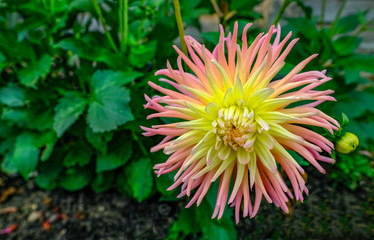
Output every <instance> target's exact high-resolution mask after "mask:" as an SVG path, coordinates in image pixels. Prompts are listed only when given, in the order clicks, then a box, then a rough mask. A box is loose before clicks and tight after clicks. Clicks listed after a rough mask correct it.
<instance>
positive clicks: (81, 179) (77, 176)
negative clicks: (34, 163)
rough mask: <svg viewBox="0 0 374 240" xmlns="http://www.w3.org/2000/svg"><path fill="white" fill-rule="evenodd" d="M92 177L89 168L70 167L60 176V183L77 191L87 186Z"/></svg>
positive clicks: (67, 188) (65, 187)
mask: <svg viewBox="0 0 374 240" xmlns="http://www.w3.org/2000/svg"><path fill="white" fill-rule="evenodd" d="M91 178H92V173H91V171H90V170H89V169H88V168H85V167H81V168H70V169H68V170H66V172H64V173H63V174H62V175H61V176H60V178H59V179H60V182H59V185H60V186H61V187H62V188H64V189H66V190H68V191H76V190H79V189H82V188H84V187H85V186H87V185H88V184H89V183H90V181H91Z"/></svg>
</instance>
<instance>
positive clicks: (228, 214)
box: [168, 184, 236, 240]
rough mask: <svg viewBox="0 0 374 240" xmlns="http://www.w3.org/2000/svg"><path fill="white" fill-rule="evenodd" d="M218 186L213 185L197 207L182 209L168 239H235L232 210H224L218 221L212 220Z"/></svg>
mask: <svg viewBox="0 0 374 240" xmlns="http://www.w3.org/2000/svg"><path fill="white" fill-rule="evenodd" d="M217 189H218V184H214V187H213V188H211V189H210V190H209V191H208V193H207V195H206V198H205V199H204V200H203V201H202V203H201V205H200V206H199V207H196V206H192V207H191V208H184V209H182V212H181V213H180V215H179V217H178V220H177V221H176V222H174V224H173V226H172V227H171V229H170V232H169V236H168V239H169V240H174V239H185V238H187V237H188V236H190V237H191V235H192V236H197V235H200V234H201V235H202V236H201V238H200V239H207V240H208V239H220V240H229V239H236V230H235V225H234V222H233V221H232V215H233V209H225V212H224V214H223V216H222V218H221V219H220V220H215V219H214V220H212V219H211V215H212V213H213V211H214V207H215V203H216V198H217Z"/></svg>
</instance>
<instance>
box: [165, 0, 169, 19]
mask: <svg viewBox="0 0 374 240" xmlns="http://www.w3.org/2000/svg"><path fill="white" fill-rule="evenodd" d="M168 15H169V0H164V17H167V16H168Z"/></svg>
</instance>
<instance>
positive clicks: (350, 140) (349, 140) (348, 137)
mask: <svg viewBox="0 0 374 240" xmlns="http://www.w3.org/2000/svg"><path fill="white" fill-rule="evenodd" d="M357 146H358V138H357V136H356V135H354V134H353V133H350V132H345V133H343V135H342V137H341V138H340V140H339V141H338V143H337V144H336V151H338V152H340V153H344V154H348V153H351V152H353V151H354V150H355V149H356V147H357Z"/></svg>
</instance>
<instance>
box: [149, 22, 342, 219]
mask: <svg viewBox="0 0 374 240" xmlns="http://www.w3.org/2000/svg"><path fill="white" fill-rule="evenodd" d="M250 26H251V24H248V25H247V26H246V27H245V28H244V31H243V34H242V44H241V47H240V45H239V44H238V43H237V34H238V24H237V23H236V24H235V27H234V31H233V34H231V33H230V34H228V36H227V37H225V36H224V31H223V28H222V26H221V27H220V32H221V34H220V38H219V43H218V45H217V46H216V47H215V49H214V50H213V52H210V51H209V50H207V49H206V48H205V47H204V45H201V44H200V43H198V42H197V41H196V40H195V39H193V38H192V37H190V36H186V37H185V41H186V43H187V48H188V51H189V55H190V58H189V57H188V56H186V55H185V54H183V53H182V51H181V50H179V49H178V48H177V47H175V46H174V48H175V50H176V51H177V53H178V54H179V57H178V59H177V65H178V69H176V70H175V69H173V68H172V67H171V65H170V63H169V62H168V63H167V69H162V70H159V71H158V72H156V75H164V76H166V77H168V79H166V78H161V79H160V81H162V82H165V83H167V84H170V86H171V88H173V89H174V90H170V89H167V88H163V87H161V86H159V85H156V84H155V83H153V82H149V85H150V86H151V87H152V88H154V89H155V90H157V91H159V92H160V93H161V95H160V96H154V97H152V98H150V97H148V96H147V95H145V98H146V101H147V104H146V105H145V107H146V108H149V109H153V110H155V111H157V113H153V114H151V115H149V116H148V119H150V118H156V117H169V118H179V119H181V121H180V122H176V123H170V124H162V125H155V126H152V127H151V128H148V127H142V129H143V130H144V131H145V133H143V134H144V135H145V136H153V135H164V136H165V138H164V139H163V140H162V141H161V142H160V143H159V144H158V145H156V146H154V147H153V148H152V149H151V151H152V152H155V151H158V150H161V149H163V151H164V153H165V154H167V155H170V157H169V158H168V160H167V161H166V162H164V163H160V164H156V165H155V166H154V168H155V169H156V173H157V174H158V175H161V174H166V173H169V172H172V171H174V170H178V171H177V172H176V174H175V177H174V180H175V182H174V184H173V185H172V186H171V187H170V188H168V190H172V189H174V188H176V187H178V186H180V185H182V186H181V193H180V194H179V196H178V197H182V196H185V195H187V196H191V200H190V201H189V203H188V204H187V206H186V207H190V206H191V205H192V204H194V203H195V202H196V203H197V205H199V204H200V203H201V201H202V199H203V198H204V196H205V195H206V193H207V191H208V190H209V188H210V187H211V185H212V183H213V182H215V181H219V189H218V195H217V201H216V206H215V210H214V213H213V216H212V218H215V217H217V216H218V219H219V218H221V217H222V214H223V212H224V209H225V206H226V204H227V203H228V204H231V206H234V207H235V216H236V222H238V221H239V214H240V211H241V209H242V213H243V217H246V216H250V217H251V218H252V217H254V216H255V215H256V213H257V211H258V209H259V206H260V202H261V199H262V197H264V198H265V199H266V200H267V201H268V202H269V203H274V204H275V205H276V206H278V207H280V208H281V209H282V210H283V211H285V212H288V207H287V205H286V202H287V201H288V200H289V199H290V198H294V197H295V198H296V200H300V201H303V193H306V194H308V189H307V187H306V186H305V181H304V179H303V178H302V176H301V174H303V173H304V170H303V169H302V168H301V167H300V165H299V164H298V163H297V162H296V161H295V159H294V158H293V157H292V156H291V155H290V153H289V152H288V151H287V150H292V151H295V152H297V153H298V154H300V155H301V156H302V157H304V158H305V159H306V160H307V161H309V162H310V163H311V164H312V165H313V166H315V167H316V168H317V169H318V170H319V171H320V172H321V173H325V170H324V169H323V168H322V167H321V165H320V164H319V161H322V162H328V163H333V162H334V160H333V159H332V158H329V157H326V156H323V155H322V154H321V153H322V152H323V151H325V152H327V153H331V149H332V148H334V145H333V144H332V143H331V142H330V141H328V140H327V139H326V138H324V137H323V136H321V135H319V134H318V133H316V132H314V131H312V130H310V129H309V128H308V127H305V126H317V127H322V128H326V129H327V130H328V131H330V132H331V133H332V132H333V130H337V129H338V127H339V124H338V122H337V121H336V120H334V119H333V118H331V117H329V116H327V115H326V114H325V113H323V112H322V111H320V110H318V109H316V108H315V107H316V106H317V105H319V104H320V103H322V102H324V101H335V99H334V98H333V97H331V96H329V94H331V93H333V91H332V90H326V91H318V90H315V88H316V87H318V86H320V85H321V84H323V83H325V82H327V81H329V80H331V78H329V77H326V76H325V71H322V72H321V71H307V72H301V71H302V70H303V68H304V67H305V66H306V65H307V64H308V63H309V62H310V61H311V60H312V59H313V58H315V57H316V56H317V54H315V55H312V56H310V57H309V58H307V59H305V60H303V61H302V62H300V63H299V64H298V65H297V66H296V67H295V68H294V69H293V70H292V71H290V72H289V73H288V74H287V75H286V76H284V77H283V78H280V79H277V80H275V79H274V78H275V76H276V74H277V73H278V72H279V71H280V70H281V69H282V67H283V66H284V64H285V58H286V56H287V55H288V53H289V52H290V50H291V48H292V47H293V46H294V45H295V44H296V42H297V41H298V39H294V40H292V41H290V42H289V43H288V45H287V42H288V41H289V39H290V38H291V35H292V33H289V34H288V35H287V36H286V37H285V38H284V39H283V40H282V41H281V39H280V36H281V28H280V26H278V27H275V26H272V27H271V28H270V30H269V32H268V33H266V34H264V33H262V34H260V35H258V36H257V37H256V39H255V40H254V41H253V43H252V44H250V45H249V46H248V45H247V30H248V28H249V27H250ZM273 35H275V38H274V39H273V40H272V37H273ZM286 45H287V46H286ZM182 60H183V61H184V62H185V64H186V65H187V66H188V67H189V68H190V69H191V72H189V71H186V70H184V69H183V64H182ZM300 101H307V102H302V103H299V104H298V105H297V104H296V105H297V106H295V107H290V104H292V103H297V102H300ZM301 104H302V105H301ZM294 105H295V104H294ZM281 168H283V170H284V171H282V172H283V174H281V173H280V169H281ZM282 175H284V176H287V177H288V178H289V182H290V185H291V186H292V188H293V193H291V190H290V189H289V187H288V186H287V184H286V183H285V181H284V179H283V177H282ZM231 181H233V185H232V189H231V188H230V182H231ZM194 189H195V190H196V191H193V190H194ZM251 194H253V195H254V196H253V197H252V200H251ZM252 201H253V203H252Z"/></svg>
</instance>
